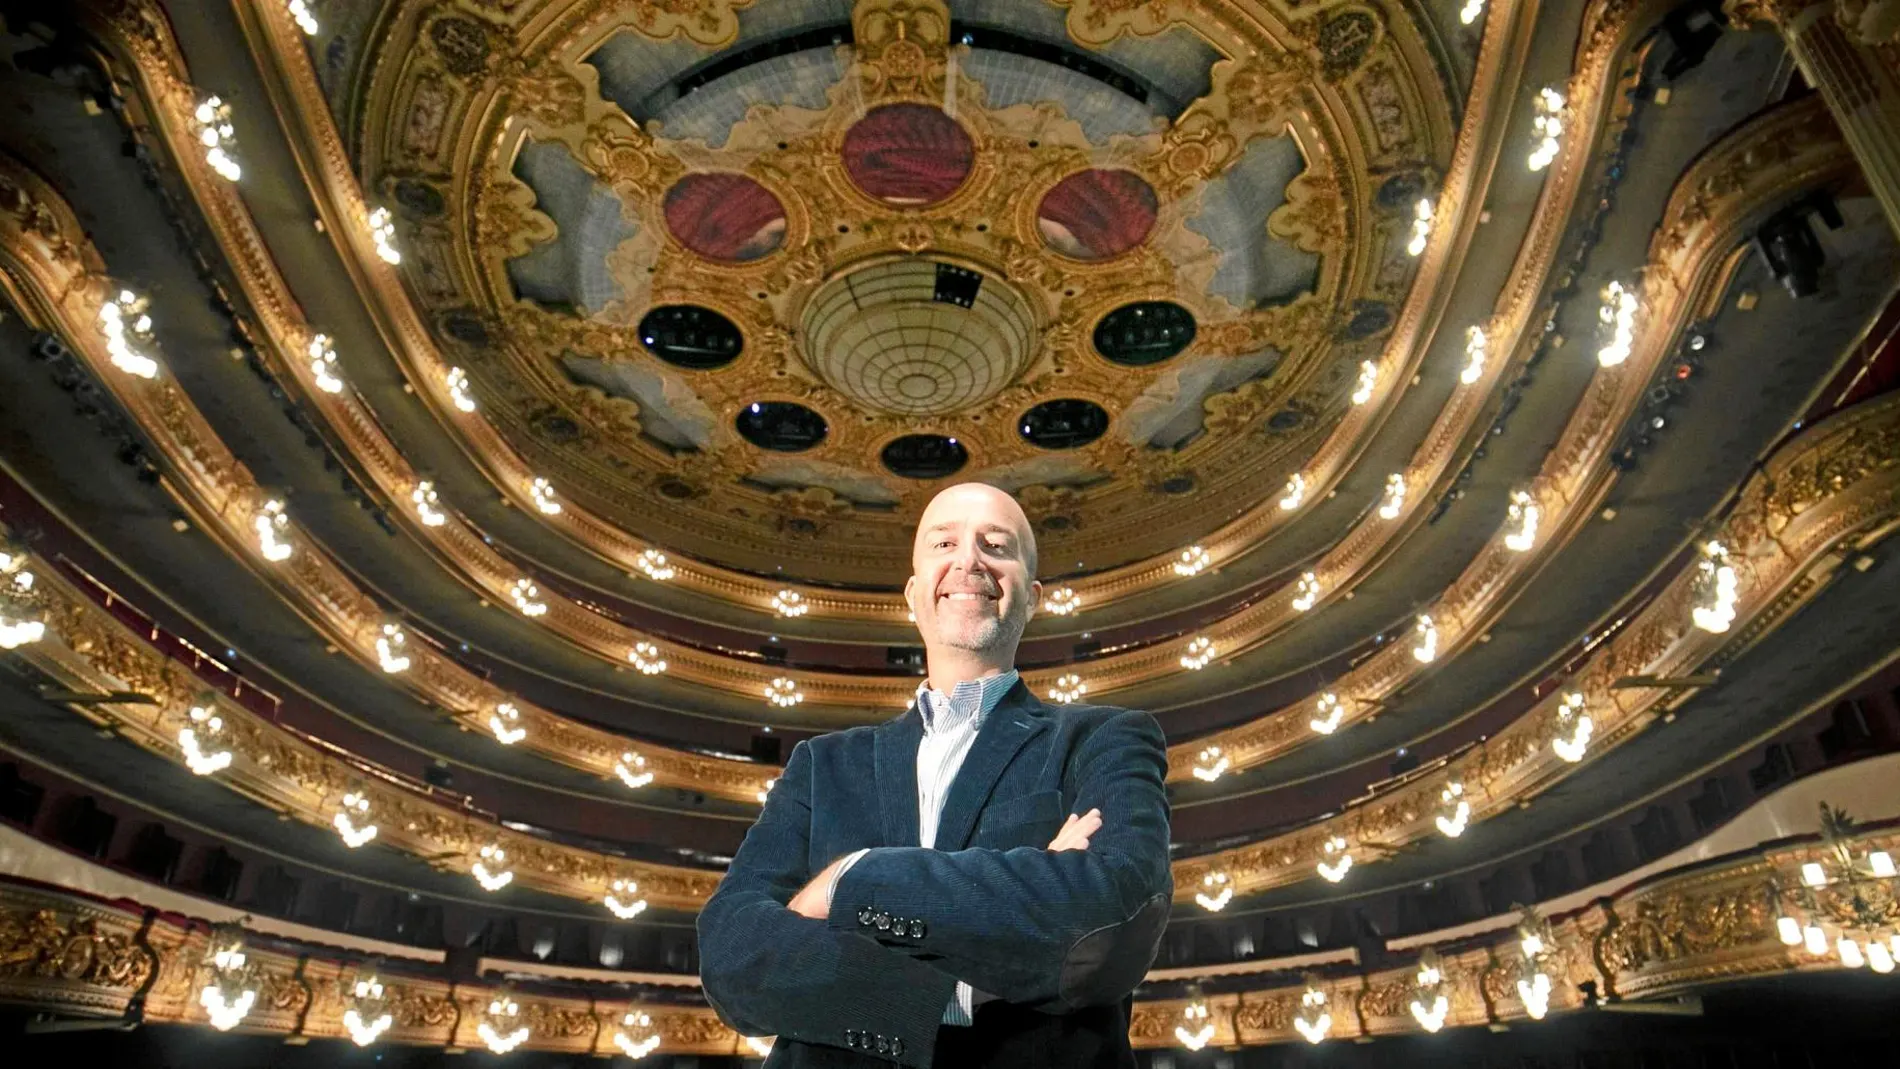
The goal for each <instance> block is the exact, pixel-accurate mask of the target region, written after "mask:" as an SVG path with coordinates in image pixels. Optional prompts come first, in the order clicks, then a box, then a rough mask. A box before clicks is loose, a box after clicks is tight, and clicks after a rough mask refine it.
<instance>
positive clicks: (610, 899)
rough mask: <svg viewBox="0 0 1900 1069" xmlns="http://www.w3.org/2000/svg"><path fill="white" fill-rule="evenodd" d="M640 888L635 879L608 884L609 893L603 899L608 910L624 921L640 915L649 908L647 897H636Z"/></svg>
mask: <svg viewBox="0 0 1900 1069" xmlns="http://www.w3.org/2000/svg"><path fill="white" fill-rule="evenodd" d="M639 890H640V885H639V883H637V882H635V881H634V880H631V879H620V880H615V881H614V882H613V883H610V884H608V885H607V894H606V895H605V896H604V897H603V898H602V899H601V901H602V903H603V904H605V905H606V907H607V912H609V913H612V914H613V915H614V916H616V917H619V918H620V919H621V920H623V921H629V920H632V919H633V918H635V917H637V916H639V915H640V913H641V911H642V910H644V909H646V908H647V900H646V899H644V898H635V897H634V895H635V894H636V893H638V892H639Z"/></svg>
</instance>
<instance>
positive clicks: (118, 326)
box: [99, 289, 158, 379]
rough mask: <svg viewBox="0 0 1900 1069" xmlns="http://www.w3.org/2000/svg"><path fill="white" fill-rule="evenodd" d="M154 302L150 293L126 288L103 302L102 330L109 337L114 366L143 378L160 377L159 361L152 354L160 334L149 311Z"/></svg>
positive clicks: (109, 351)
mask: <svg viewBox="0 0 1900 1069" xmlns="http://www.w3.org/2000/svg"><path fill="white" fill-rule="evenodd" d="M151 304H152V302H151V299H150V298H149V297H144V296H141V295H139V294H136V293H133V292H132V291H131V290H123V289H122V290H120V291H119V292H118V295H117V296H115V297H113V298H112V299H110V300H108V301H106V302H104V303H103V304H101V305H100V306H99V333H100V334H102V335H103V336H104V337H105V340H106V355H107V356H109V357H111V358H112V366H113V367H116V368H118V369H119V370H120V371H123V372H125V373H126V374H128V375H136V376H138V377H139V378H141V379H155V378H157V377H158V361H157V360H154V359H152V356H151V353H152V350H153V349H154V348H156V346H157V342H158V337H157V335H156V334H155V333H154V332H153V330H152V317H151V314H150V313H148V312H147V311H146V309H147V308H149V307H151Z"/></svg>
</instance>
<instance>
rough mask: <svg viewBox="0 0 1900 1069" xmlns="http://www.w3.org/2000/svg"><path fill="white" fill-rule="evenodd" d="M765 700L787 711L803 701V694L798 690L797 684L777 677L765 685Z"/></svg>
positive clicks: (782, 677)
mask: <svg viewBox="0 0 1900 1069" xmlns="http://www.w3.org/2000/svg"><path fill="white" fill-rule="evenodd" d="M765 700H766V701H768V702H771V703H772V704H773V705H776V706H778V707H779V708H781V709H789V708H791V707H792V706H794V705H797V704H798V703H799V702H802V701H804V700H805V694H804V692H803V691H801V690H799V689H798V684H797V682H795V681H793V680H791V679H788V678H786V677H785V676H778V677H776V678H774V679H773V680H772V681H771V682H770V683H767V684H766V685H765Z"/></svg>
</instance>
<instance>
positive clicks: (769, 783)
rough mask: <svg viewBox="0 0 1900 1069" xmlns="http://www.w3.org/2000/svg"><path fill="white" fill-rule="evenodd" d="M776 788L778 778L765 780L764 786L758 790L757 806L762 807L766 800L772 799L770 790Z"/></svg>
mask: <svg viewBox="0 0 1900 1069" xmlns="http://www.w3.org/2000/svg"><path fill="white" fill-rule="evenodd" d="M776 786H778V777H777V776H773V777H772V778H771V779H768V780H766V781H765V783H764V785H762V786H761V787H760V788H759V804H760V805H764V804H765V800H766V799H767V798H770V797H772V788H774V787H776Z"/></svg>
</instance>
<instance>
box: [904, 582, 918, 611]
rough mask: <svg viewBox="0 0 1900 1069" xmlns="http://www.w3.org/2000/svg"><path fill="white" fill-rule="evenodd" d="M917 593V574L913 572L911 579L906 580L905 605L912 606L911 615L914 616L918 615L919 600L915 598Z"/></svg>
mask: <svg viewBox="0 0 1900 1069" xmlns="http://www.w3.org/2000/svg"><path fill="white" fill-rule="evenodd" d="M916 592H917V575H916V573H914V572H913V573H912V574H911V577H910V578H909V579H906V580H904V604H906V605H908V606H910V614H911V615H912V616H916V615H917V599H916V597H915V594H916Z"/></svg>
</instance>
